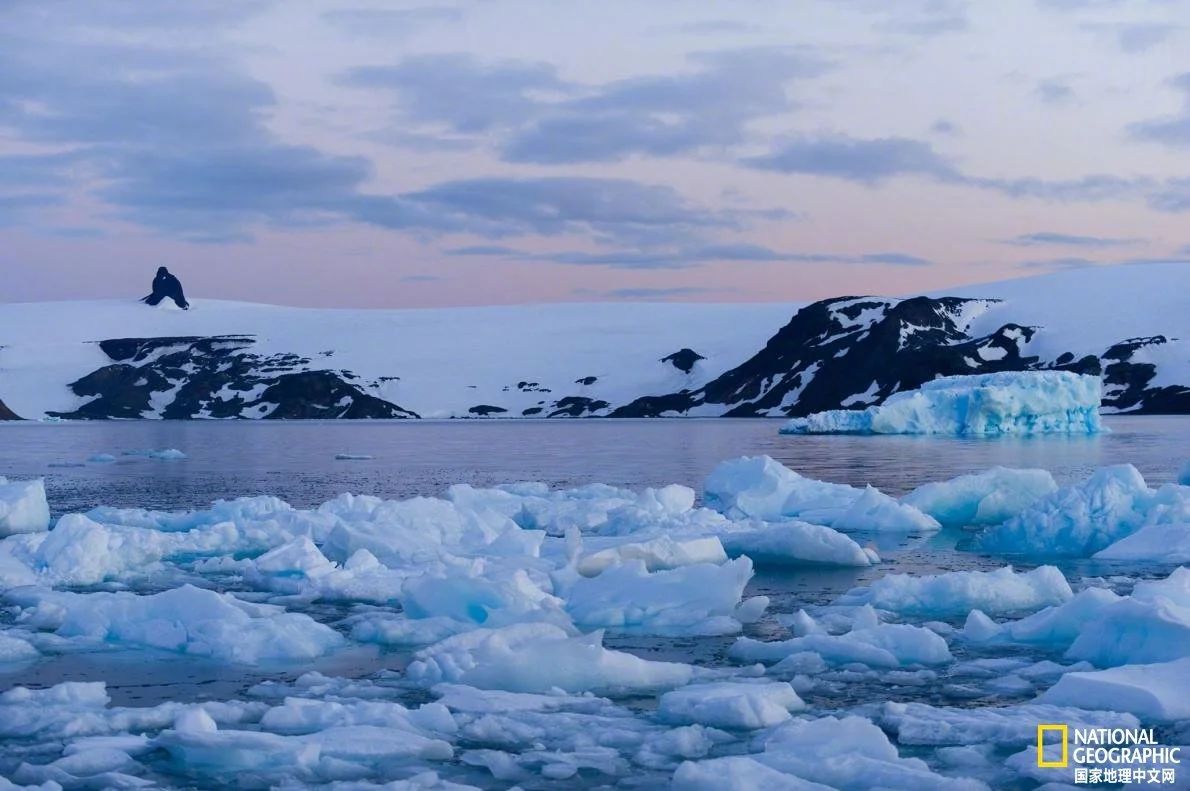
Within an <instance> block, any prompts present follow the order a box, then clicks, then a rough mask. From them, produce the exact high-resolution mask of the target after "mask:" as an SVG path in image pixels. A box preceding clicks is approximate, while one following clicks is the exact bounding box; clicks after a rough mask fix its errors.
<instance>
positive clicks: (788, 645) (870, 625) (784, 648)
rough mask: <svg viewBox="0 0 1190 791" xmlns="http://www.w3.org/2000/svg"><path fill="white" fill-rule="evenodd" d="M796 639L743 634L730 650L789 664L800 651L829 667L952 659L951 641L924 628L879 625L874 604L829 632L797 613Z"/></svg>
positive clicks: (749, 658)
mask: <svg viewBox="0 0 1190 791" xmlns="http://www.w3.org/2000/svg"><path fill="white" fill-rule="evenodd" d="M795 618H796V623H795V624H794V633H795V635H798V636H795V637H792V638H790V639H788V640H774V641H770V642H765V641H761V640H754V639H752V638H750V637H740V638H738V639H737V640H736V641H735V643H734V644H733V645H732V647H731V648H730V649H729V651H728V656H730V657H731V658H732V659H736V660H741V661H745V662H784V661H786V660H789V659H790V658H791V657H795V656H797V655H799V654H817V655H818V657H819V658H820V659H821V660H823V661H825V662H826V663H828V664H830V665H846V664H852V663H857V664H862V665H867V666H868V667H873V668H900V667H904V666H907V665H942V664H946V663H948V662H951V661H952V660H953V659H954V657H953V656H951V653H950V649H949V647H948V646H947V645H946V640H944V639H943V638H942V637H940V636H939V635H938V634H936V633H935V632H933V631H931V630H930V629H927V628H925V627H922V626H911V625H909V624H891V623H880V622H879V621H878V619H877V617H876V612H875V611H874V610H873V609H872V608H871V607H861V608H860V609H859V614H858V615H857V617H856V618H855V620H854V621H853V622H852V628H851V630H850V631H848V632H845V633H843V634H829V633H827V632H826V630H825V629H824V628H823V627H821V626H820V625H819V624H817V623H816V622H814V620H813V619H812V618H810V617H809V616H808V615H806V614H805V613H801V614H799V616H795Z"/></svg>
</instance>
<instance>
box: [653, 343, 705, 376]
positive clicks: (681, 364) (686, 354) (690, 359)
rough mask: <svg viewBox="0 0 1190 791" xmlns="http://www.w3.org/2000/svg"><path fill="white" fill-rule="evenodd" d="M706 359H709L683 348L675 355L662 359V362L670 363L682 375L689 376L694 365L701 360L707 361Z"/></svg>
mask: <svg viewBox="0 0 1190 791" xmlns="http://www.w3.org/2000/svg"><path fill="white" fill-rule="evenodd" d="M705 359H707V358H706V357H703V356H702V355H701V354H699V353H698V352H696V351H694V350H693V349H687V348H685V347H682V348H681V349H678V350H677V351H676V352H674V353H673V354H670V355H667V356H665V357H662V358H661V362H663V363H669V364H670V365H672V366H673V367H674V368H677V369H678V370H679V371H681V372H682V373H684V374H688V373H690V372H691V371H693V370H694V364H695V363H696V362H698V361H699V360H705Z"/></svg>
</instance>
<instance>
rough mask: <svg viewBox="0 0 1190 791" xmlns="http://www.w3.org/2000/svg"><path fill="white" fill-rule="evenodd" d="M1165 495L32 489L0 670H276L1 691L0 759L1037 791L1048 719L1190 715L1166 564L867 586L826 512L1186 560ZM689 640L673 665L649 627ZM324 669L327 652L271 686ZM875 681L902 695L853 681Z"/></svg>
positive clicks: (72, 776) (759, 478) (1118, 556)
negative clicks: (140, 686) (134, 692)
mask: <svg viewBox="0 0 1190 791" xmlns="http://www.w3.org/2000/svg"><path fill="white" fill-rule="evenodd" d="M1186 491H1187V490H1186V488H1185V487H1179V486H1177V485H1173V484H1170V485H1168V486H1165V487H1161V488H1160V489H1153V488H1150V487H1148V486H1147V484H1145V483H1144V481H1143V479H1141V478H1140V476H1139V473H1136V472H1135V470H1132V469H1131V468H1127V467H1119V468H1106V469H1105V470H1101V471H1099V472H1097V473H1095V474H1094V475H1092V476H1091V477H1090V479H1088V480H1087V481H1085V482H1083V483H1081V484H1076V485H1075V486H1072V487H1067V488H1064V489H1057V488H1056V485H1055V484H1054V481H1053V479H1052V477H1050V476H1049V474H1048V473H1046V472H1043V471H1040V470H1010V469H1005V468H993V469H991V470H988V471H986V472H983V473H977V474H973V475H964V476H961V477H959V478H955V479H952V480H949V481H943V482H940V483H937V484H927V485H925V486H922V487H919V488H918V489H916V490H914V491H913V492H911V493H910V494H909V495H906V496H905V497H903V498H901V499H900V500H898V499H895V498H893V497H890V496H888V495H885V494H884V493H882V492H879V491H877V490H876V489H873V488H870V487H869V488H867V489H863V488H856V487H851V486H845V485H841V484H835V483H827V482H822V481H815V480H812V479H809V478H805V477H803V476H800V475H798V474H797V473H795V472H793V471H792V470H789V469H788V468H786V467H784V466H783V465H781V464H779V463H777V462H776V461H774V460H772V459H770V458H768V457H756V458H744V459H737V460H734V461H730V462H725V463H723V464H721V465H719V467H717V468H716V469H715V470H714V472H713V473H712V474H711V475H710V477H709V479H708V481H707V483H706V487H705V497H704V503H705V505H699V504H698V503H697V497H696V494H695V492H694V490H692V489H690V488H688V487H685V486H668V487H659V488H652V489H644V490H641V491H631V490H628V489H622V488H617V487H611V486H603V485H591V486H583V487H577V488H571V489H551V488H549V487H547V486H545V485H543V484H535V483H521V484H511V485H508V486H501V487H493V488H486V489H484V488H474V487H470V486H454V487H451V488H450V489H449V490H448V491H447V493H446V495H445V496H444V497H441V498H436V497H421V498H412V499H408V500H400V501H397V500H385V499H381V498H376V497H369V496H353V495H343V496H341V497H337V498H335V499H334V500H331V501H329V502H327V503H324V504H322V505H321V506H318V507H314V508H294V507H292V506H290V505H289V504H287V503H285V502H283V501H281V500H279V499H277V498H273V497H267V496H261V497H250V498H241V499H238V500H229V501H220V502H217V503H214V504H213V505H211V506H210V507H209V508H204V509H199V510H193V511H176V512H167V511H149V510H141V509H131V508H129V509H117V508H107V507H100V508H95V509H92V510H91V511H89V512H87V513H86V514H68V515H66V516H64V517H62V518H61V519H59V520H58V522H57V524H56V525H54V526H53V528H52V529H50V530H48V531H47V530H45V529H44V528H45V527H47V526H48V523H49V515H48V508H47V513H46V517H45V521H46V524H45V525H42V527H41V528H40V529H38V530H35V531H33V532H27V533H18V534H14V535H9V536H7V537H5V538H2V539H0V603H2V606H3V610H0V672H24V671H22V670H20V668H23V667H29V666H32V667H34V668H37V667H40V665H39V664H38V663H42V662H45V663H46V664H47V667H51V668H52V667H53V665H52V663H53V662H54V661H56V660H57V659H58V658H59V657H58V655H60V654H65V653H74V652H78V651H105V652H112V653H113V654H115V655H116V656H115V657H114V659H115V660H116V661H122V660H123V659H126V658H135V659H136V660H137V661H141V660H143V661H153V660H157V659H163V660H164V661H168V662H171V663H179V665H181V666H183V667H188V666H189V663H190V662H191V661H192V660H191V659H189V658H188V657H195V658H200V659H201V660H202V661H201V662H200V663H196V664H195V666H196V667H197V666H202V667H212V666H213V667H217V668H219V670H220V672H221V673H222V674H230V675H231V676H233V677H236V676H235V674H237V673H242V674H264V675H268V674H273V670H274V669H276V670H277V673H276V674H273V678H272V680H261V678H260V676H259V675H257V676H256V677H255V678H253V679H252V680H251V681H246V682H245V683H244V684H243V685H242V686H241V687H240V692H239V693H232V694H233V695H234V694H240V696H241V697H242V698H243V699H241V700H223V701H205V702H201V703H199V702H168V703H161V704H159V705H156V706H143V707H139V708H127V707H121V706H113V705H112V702H111V700H110V698H109V691H108V690H107V689H105V688H104V686H103V685H102V684H88V683H81V684H70V683H67V684H59V685H57V686H55V687H51V688H48V689H27V688H25V687H18V688H15V689H12V690H9V691H8V692H5V693H2V694H0V740H4V741H5V747H4V749H2V750H0V773H2V774H4V775H5V776H6V777H9V778H10V779H11V780H13V781H14V782H16V783H18V784H21V785H24V786H34V787H37V786H46V787H54V786H53V785H47V784H56V785H58V786H62V787H67V788H98V787H104V788H106V787H137V786H143V785H145V784H146V783H152V782H156V781H157V780H158V779H159V778H161V777H163V776H164V777H168V778H171V779H172V778H174V777H185V778H186V782H187V783H189V784H191V785H196V786H208V785H216V786H229V785H233V784H234V785H237V786H240V787H246V788H247V787H262V788H263V787H295V788H296V787H304V786H318V787H323V786H326V787H333V788H339V789H348V788H361V789H362V788H373V787H390V788H408V789H411V790H412V789H434V788H439V789H456V790H457V789H460V788H468V787H489V786H491V785H493V784H498V785H500V786H501V787H505V786H512V785H519V786H521V787H526V788H534V787H541V786H543V785H548V784H550V783H561V784H562V785H565V784H567V783H569V784H571V785H574V786H599V785H609V786H610V785H615V784H617V783H618V782H620V781H625V782H631V783H633V784H637V785H642V786H644V787H665V786H666V785H667V784H672V787H674V788H694V789H698V788H715V789H721V788H726V789H733V788H734V789H741V790H742V789H752V788H758V787H763V788H796V789H830V788H833V789H866V788H875V787H884V788H906V787H909V788H917V787H920V788H922V789H930V788H938V789H951V788H956V789H966V788H970V789H976V788H984V787H986V786H985V784H987V785H992V786H997V787H1001V786H1003V787H1015V786H1014V785H1013V784H1014V783H1015V784H1016V785H1021V784H1022V783H1024V785H1026V786H1029V784H1030V783H1031V782H1032V781H1033V780H1040V779H1041V776H1039V775H1036V774H1035V770H1034V769H1031V768H1030V765H1029V760H1030V759H1031V758H1032V757H1033V756H1031V754H1030V753H1029V748H1028V747H1027V745H1029V744H1030V743H1032V741H1033V739H1034V737H1035V728H1036V724H1037V723H1038V722H1066V723H1068V724H1069V725H1070V726H1071V727H1082V726H1086V727H1136V726H1137V725H1138V724H1139V723H1140V722H1146V723H1147V722H1159V723H1173V724H1175V726H1176V725H1177V723H1180V722H1182V721H1184V720H1186V719H1188V718H1190V712H1187V711H1186V710H1185V705H1184V704H1183V703H1182V701H1181V700H1180V698H1181V697H1184V695H1180V691H1179V690H1180V688H1181V686H1184V679H1185V678H1186V677H1187V676H1188V675H1190V668H1188V667H1187V666H1186V661H1187V659H1188V658H1190V570H1188V569H1185V568H1179V569H1176V570H1174V571H1173V572H1172V573H1169V574H1168V575H1167V576H1164V577H1161V578H1157V579H1150V580H1143V581H1140V582H1136V583H1135V584H1132V582H1133V580H1132V579H1128V578H1125V577H1111V578H1107V579H1097V578H1086V577H1080V576H1079V566H1078V565H1077V564H1072V565H1071V566H1069V567H1068V566H1065V565H1064V566H1063V567H1062V568H1063V569H1064V570H1066V572H1067V573H1068V574H1070V582H1068V581H1067V578H1066V577H1065V576H1064V575H1063V574H1062V573H1061V572H1060V571H1059V570H1058V569H1057V568H1055V567H1053V566H1041V567H1037V568H1030V565H1031V563H1032V562H1033V561H1032V557H1026V558H1022V559H1019V560H1018V561H1017V562H1019V563H1020V564H1021V566H1022V567H1024V568H1027V569H1030V570H1025V571H1018V570H1017V569H1015V568H1013V567H1011V566H1007V567H1001V568H993V567H991V564H994V563H996V562H997V561H995V560H994V559H993V560H991V561H990V562H989V560H988V559H987V558H986V557H981V558H978V559H977V560H976V556H975V555H969V556H968V557H970V558H972V563H973V565H974V569H972V567H970V566H963V568H964V570H961V571H949V572H942V573H932V574H926V573H915V574H902V573H887V574H884V575H883V576H881V572H882V571H883V569H881V568H879V567H877V568H870V567H871V566H873V564H877V563H880V562H881V561H880V556H879V555H878V554H877V553H876V552H875V551H874V550H873V549H871V548H870V547H862V546H860V543H859V541H866V540H868V539H867V538H861V537H852V536H850V535H847V534H845V533H844V532H841V531H855V532H865V533H866V532H879V533H882V535H877V536H871V537H870V539H871V540H873V541H879V542H881V546H882V552H883V547H885V546H888V547H890V549H889V553H888V555H887V556H888V557H892V558H897V557H898V556H899V554H900V553H901V552H902V551H903V548H904V547H905V546H907V545H908V544H910V542H915V541H917V542H926V541H951V542H953V541H954V540H956V539H955V535H956V534H957V533H959V531H958V530H947V531H945V532H943V533H940V534H937V535H931V536H929V537H923V536H919V535H916V534H919V533H926V532H932V531H936V530H938V529H939V528H940V527H941V526H943V525H944V526H946V527H948V528H951V527H955V528H957V527H977V528H982V533H980V534H979V535H980V538H979V539H978V543H977V546H976V548H977V549H981V550H982V549H987V548H990V546H991V544H992V543H993V542H994V541H1003V542H1004V543H1003V544H1002V545H997V546H1010V547H1017V548H1018V549H1015V550H1011V551H1020V552H1023V553H1027V554H1028V555H1030V556H1033V555H1036V556H1037V557H1045V556H1047V555H1051V554H1060V555H1062V554H1064V555H1073V556H1079V557H1085V556H1088V555H1089V554H1091V553H1092V552H1097V553H1098V554H1097V555H1096V560H1095V562H1094V563H1092V564H1091V565H1092V566H1095V565H1097V564H1098V563H1099V561H1102V560H1112V561H1120V562H1128V563H1144V564H1149V565H1151V566H1153V567H1154V569H1155V570H1154V571H1153V573H1158V572H1160V573H1162V574H1165V573H1167V572H1168V567H1169V564H1170V563H1179V562H1183V561H1181V560H1178V558H1180V557H1181V555H1180V554H1178V553H1179V552H1180V551H1181V550H1180V549H1179V547H1180V542H1181V538H1180V536H1183V534H1184V529H1185V527H1186V525H1188V524H1190V519H1188V518H1187V507H1188V506H1187V502H1186ZM42 500H43V501H44V494H43V495H42ZM857 539H858V540H857ZM985 541H986V542H988V546H987V547H985V546H984V542H985ZM962 546H963V545H960V547H962ZM1055 548H1056V549H1057V550H1058V551H1057V552H1055V551H1054V550H1055ZM962 551H963V550H962V549H960V550H958V555H957V556H958V557H959V558H960V559H961V558H962V557H963V556H962ZM996 551H1005V552H1007V551H1010V550H1007V549H997V550H996ZM1103 565H1105V566H1107V567H1108V569H1109V573H1110V571H1114V570H1115V566H1110V565H1108V564H1103ZM762 566H768V567H769V569H772V572H770V571H767V570H766V571H764V572H763V573H762V575H761V576H760V577H759V579H756V578H754V571H755V570H756V569H757V568H759V567H762ZM780 566H789V567H794V568H785V569H780V568H777V567H780ZM808 566H817V567H828V568H825V569H815V570H808V569H807V568H805V567H808ZM830 567H834V568H830ZM848 567H850V568H848ZM1095 573H1100V572H1099V571H1098V570H1096V572H1095ZM807 574H819V575H822V576H823V578H830V579H832V580H833V579H836V578H837V579H839V580H842V582H841V584H839V586H838V587H837V588H834V590H846V592H845V593H843V594H841V595H835V594H831V596H833V599H829V598H824V599H817V598H810V599H806V600H804V601H801V602H799V606H803V607H805V609H804V610H799V611H796V612H793V613H787V612H776V613H770V612H769V608H768V605H769V603H770V602H769V600H768V598H767V597H766V596H763V595H760V596H758V595H754V594H755V593H757V592H758V591H757V590H756V589H755V588H756V586H757V585H758V583H759V586H760V588H761V590H760V591H759V592H763V593H771V592H773V591H772V590H769V588H772V589H775V590H777V591H778V594H777V595H780V586H781V585H783V584H787V583H788V584H791V585H794V586H798V585H800V582H801V578H802V576H803V575H807ZM857 578H858V579H860V580H861V582H856V581H855V580H856V579H857ZM1071 583H1073V589H1072V586H1071ZM832 584H833V583H832ZM1109 585H1110V586H1111V587H1112V588H1114V590H1113V589H1109V588H1108V587H1107V586H1109ZM1130 586H1131V587H1130ZM848 588H850V589H849V590H847V589H848ZM1075 590H1077V593H1075V592H1074V591H1075ZM811 595H812V596H813V595H814V594H813V593H811ZM777 601H786V602H787V601H788V600H787V599H785V600H781V599H777ZM794 609H796V608H794ZM964 621H965V623H964V625H963V626H962V627H961V628H960V627H959V626H957V624H959V623H963V622H964ZM741 632H742V633H743V635H742V636H741V634H740V633H741ZM657 636H666V637H670V638H676V639H674V640H660V641H659V640H657ZM698 636H707V637H708V639H707V640H700V641H698V643H696V645H697V646H698V648H697V649H696V650H695V652H694V654H693V658H691V654H689V653H679V652H676V651H673V650H670V648H669V647H670V646H674V645H683V646H684V645H685V644H686V643H687V642H693V638H695V637H698ZM605 638H606V640H605ZM361 644H367V645H361ZM658 645H660V646H662V647H661V648H660V649H659V650H658V649H655V648H654V646H658ZM704 648H705V650H706V651H708V652H711V653H713V656H714V659H713V660H711V661H709V662H708V661H706V657H705V656H700V655H699V654H698V651H702V650H704ZM724 648H726V649H727V651H726V654H727V656H726V659H727V660H728V661H721V660H722V651H723V649H724ZM654 651H655V652H654ZM361 656H367V657H372V658H374V659H369V660H367V661H375V662H377V665H374V666H373V668H372V671H371V672H370V674H368V675H366V676H363V677H359V678H355V677H351V678H349V677H347V676H346V675H344V676H339V675H335V672H336V671H335V670H332V669H331V668H339V667H342V666H343V665H341V664H338V663H340V662H347V663H348V666H349V667H352V668H354V667H355V665H353V664H351V663H353V662H354V661H355V660H356V659H357V658H358V657H361ZM675 656H676V657H680V659H681V661H674V657H675ZM315 660H317V661H318V663H319V664H318V665H317V667H318V668H319V669H320V670H321V671H323V672H307V673H305V674H304V675H301V676H299V677H297V678H293V677H292V675H291V674H292V672H293V669H294V668H295V666H297V665H301V664H308V663H311V662H313V661H315ZM663 660H668V661H663ZM688 662H689V663H688ZM225 663H226V664H232V665H235V666H236V667H231V668H228V667H224V666H223V665H224V664H225ZM756 663H760V664H756ZM8 668H18V670H17V671H9V670H8ZM338 672H341V671H338ZM323 673H327V675H324V674H323ZM354 674H355V671H354V670H353V671H352V673H351V674H349V675H354ZM239 677H246V676H239ZM872 690H888V693H887V696H883V699H884V700H889V699H891V700H893V701H897V702H889V703H886V704H880V703H872V702H863V701H864V700H865V699H866V700H868V701H870V700H871V695H872ZM117 694H120V693H117V692H113V695H117ZM904 696H910V697H913V698H914V702H903V698H904ZM923 696H925V697H924V699H925V700H928V701H929V703H930V704H937V703H938V702H939V701H942V702H953V703H954V705H953V706H945V705H929V704H927V703H924V702H920V700H921V699H922V697H923ZM989 702H994V703H996V704H997V705H994V706H991V705H988V703H989ZM1179 727H1180V726H1179ZM1034 765H1035V762H1034ZM5 782H7V781H5ZM1029 787H1031V786H1029ZM2 788H4V785H3V783H0V789H2Z"/></svg>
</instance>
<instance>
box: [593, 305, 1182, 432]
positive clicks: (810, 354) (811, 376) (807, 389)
mask: <svg viewBox="0 0 1190 791" xmlns="http://www.w3.org/2000/svg"><path fill="white" fill-rule="evenodd" d="M993 302H994V300H971V299H962V298H958V297H941V298H933V297H914V298H911V299H904V300H897V299H884V298H874V297H842V298H838V299H828V300H823V301H821V302H815V303H814V304H812V305H807V306H806V307H804V308H802V309H801V310H799V311H798V312H797V314H796V315H795V316H794V317H793V319H792V320H791V321H790V322H789V323H788V324H786V325H785V326H784V327H782V328H781V329H780V330H779V331H778V332H777V334H776V335H774V336H773V337H772V338H771V339H769V341H768V343H767V344H765V347H764V348H763V349H761V350H760V351H758V352H757V353H756V354H754V355H753V356H752V357H750V358H749V359H748V360H745V361H744V362H743V363H741V364H740V365H738V366H737V367H735V368H732V369H731V370H729V371H726V372H725V373H723V374H722V375H720V376H718V377H716V378H715V379H713V380H712V381H710V382H708V383H707V384H706V385H704V386H703V387H700V388H698V389H694V390H680V391H678V392H675V393H667V394H660V395H648V396H642V397H640V398H637V399H635V400H633V401H632V402H630V403H628V404H625V405H623V406H620V407H618V408H616V409H614V410H613V411H612V412H611V415H612V416H613V417H656V416H664V415H684V414H688V413H689V412H690V410H693V409H695V408H700V407H704V409H702V410H701V411H703V412H704V413H708V412H709V413H712V414H713V413H717V414H723V415H726V416H729V417H756V416H774V417H777V416H785V417H799V416H803V415H808V414H811V413H814V412H819V411H822V410H827V409H838V408H847V407H855V408H862V407H865V406H868V405H871V404H878V403H881V402H883V401H884V399H886V398H888V396H890V395H892V394H893V393H895V392H898V391H901V390H910V389H914V388H917V387H920V386H921V385H922V384H923V383H925V382H927V381H929V380H931V379H934V378H936V377H938V376H954V375H959V374H976V373H993V372H997V371H1024V370H1038V369H1048V368H1059V369H1063V370H1071V371H1075V372H1078V373H1093V374H1100V373H1102V375H1103V377H1104V385H1105V394H1104V407H1105V408H1106V409H1107V410H1108V411H1130V412H1178V413H1188V412H1190V396H1188V392H1190V391H1188V388H1186V387H1178V386H1166V387H1154V386H1152V385H1151V382H1152V380H1153V378H1154V376H1155V366H1153V365H1152V364H1149V363H1144V362H1140V361H1134V360H1133V356H1134V355H1135V354H1136V353H1137V352H1138V351H1139V350H1141V349H1144V348H1146V347H1149V346H1153V345H1159V344H1162V343H1167V342H1168V341H1167V340H1166V339H1165V338H1163V337H1160V336H1158V337H1157V338H1140V339H1133V340H1130V341H1127V342H1123V343H1120V344H1117V345H1115V346H1113V347H1111V348H1110V349H1108V350H1106V351H1105V352H1104V353H1103V354H1102V355H1101V356H1098V357H1097V356H1095V355H1087V356H1084V357H1082V358H1080V359H1077V360H1076V359H1075V356H1074V354H1072V353H1065V354H1062V355H1060V356H1059V357H1057V358H1056V359H1054V360H1045V359H1042V358H1040V357H1039V356H1038V355H1036V354H1033V353H1032V352H1031V351H1030V349H1029V345H1030V342H1031V341H1032V340H1033V338H1034V337H1035V335H1036V334H1037V332H1038V329H1037V328H1035V327H1026V326H1022V325H1019V324H1013V323H1006V324H1004V325H1003V326H1001V327H999V328H998V329H996V330H995V331H994V332H992V333H990V334H987V335H982V336H973V335H971V334H969V333H968V330H967V319H966V317H967V316H969V315H973V314H975V313H978V312H981V311H982V310H983V309H984V308H986V307H988V306H990V305H991V304H992V303H993ZM706 406H710V407H712V408H711V409H710V410H707V409H705V407H706Z"/></svg>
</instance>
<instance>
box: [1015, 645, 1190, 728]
mask: <svg viewBox="0 0 1190 791" xmlns="http://www.w3.org/2000/svg"><path fill="white" fill-rule="evenodd" d="M1187 680H1190V654H1187V655H1186V656H1185V657H1183V658H1182V659H1175V660H1172V661H1169V662H1159V663H1156V664H1137V665H1124V666H1123V667H1113V668H1108V669H1107V670H1094V671H1087V672H1075V673H1066V674H1065V675H1063V676H1062V677H1061V678H1059V679H1058V683H1056V684H1055V685H1054V686H1052V687H1050V688H1049V689H1048V690H1046V692H1045V693H1043V694H1042V695H1041V697H1040V698H1038V700H1039V701H1041V702H1043V703H1053V704H1057V705H1060V706H1074V707H1078V708H1083V709H1088V708H1089V709H1103V710H1106V711H1125V712H1128V713H1130V714H1135V715H1136V716H1137V717H1139V718H1140V719H1142V720H1143V721H1145V722H1173V721H1175V720H1190V697H1187V695H1186V684H1187Z"/></svg>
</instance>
